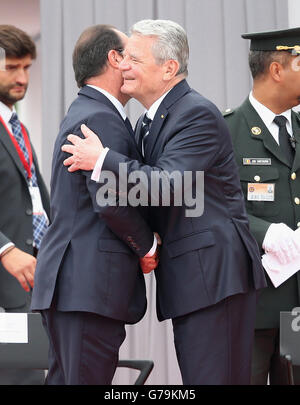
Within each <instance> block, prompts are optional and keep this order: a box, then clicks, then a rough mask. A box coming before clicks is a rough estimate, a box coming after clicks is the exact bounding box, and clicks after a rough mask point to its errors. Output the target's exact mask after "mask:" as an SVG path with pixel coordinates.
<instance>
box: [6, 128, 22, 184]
mask: <svg viewBox="0 0 300 405" xmlns="http://www.w3.org/2000/svg"><path fill="white" fill-rule="evenodd" d="M0 142H2V144H3V146H4V147H5V149H6V150H7V152H8V153H9V154H10V156H11V157H12V159H13V161H14V162H15V165H16V166H17V168H18V169H19V171H20V173H21V175H22V176H23V177H24V180H25V181H26V183H27V179H26V175H25V171H24V167H23V164H22V162H21V160H20V157H19V155H18V153H17V151H16V148H15V147H14V144H13V143H12V141H11V139H10V136H9V134H8V133H7V131H6V129H5V127H4V126H3V125H2V123H1V122H0Z"/></svg>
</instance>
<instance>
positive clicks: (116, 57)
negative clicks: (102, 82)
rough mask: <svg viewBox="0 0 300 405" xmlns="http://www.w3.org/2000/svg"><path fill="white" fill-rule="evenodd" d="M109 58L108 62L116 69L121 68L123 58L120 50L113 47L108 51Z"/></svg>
mask: <svg viewBox="0 0 300 405" xmlns="http://www.w3.org/2000/svg"><path fill="white" fill-rule="evenodd" d="M107 59H108V62H109V63H110V64H111V66H112V67H114V68H115V69H119V64H120V62H121V61H122V60H123V58H122V56H121V55H120V54H119V52H117V51H115V50H114V49H111V50H110V51H109V52H108V54H107Z"/></svg>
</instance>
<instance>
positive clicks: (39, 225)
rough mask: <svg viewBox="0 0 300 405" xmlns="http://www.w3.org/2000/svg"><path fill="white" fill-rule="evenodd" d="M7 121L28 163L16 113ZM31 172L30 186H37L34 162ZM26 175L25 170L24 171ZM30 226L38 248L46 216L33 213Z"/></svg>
mask: <svg viewBox="0 0 300 405" xmlns="http://www.w3.org/2000/svg"><path fill="white" fill-rule="evenodd" d="M9 123H10V124H11V128H12V132H13V135H14V137H15V139H16V141H17V142H18V145H19V146H20V149H21V150H22V152H23V154H24V157H25V159H26V160H27V162H28V163H29V154H28V150H27V148H26V146H25V141H24V137H23V134H22V129H21V123H20V121H19V119H18V116H17V114H16V113H13V115H12V116H11V119H10V120H9ZM31 174H32V176H31V181H32V186H33V187H38V182H37V176H36V171H35V166H34V163H32V166H31ZM26 175H27V172H26ZM32 226H33V239H34V244H35V247H36V248H37V249H39V248H40V243H41V240H42V238H43V236H44V234H45V232H46V229H47V226H48V224H47V218H46V216H45V215H44V214H42V215H33V216H32Z"/></svg>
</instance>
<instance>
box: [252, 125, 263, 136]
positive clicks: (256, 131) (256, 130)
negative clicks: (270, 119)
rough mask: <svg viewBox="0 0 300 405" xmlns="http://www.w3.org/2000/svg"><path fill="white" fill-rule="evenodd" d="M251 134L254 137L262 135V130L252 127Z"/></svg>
mask: <svg viewBox="0 0 300 405" xmlns="http://www.w3.org/2000/svg"><path fill="white" fill-rule="evenodd" d="M251 132H252V134H253V135H260V134H261V129H260V128H259V127H252V128H251Z"/></svg>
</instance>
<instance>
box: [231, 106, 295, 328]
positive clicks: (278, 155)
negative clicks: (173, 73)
mask: <svg viewBox="0 0 300 405" xmlns="http://www.w3.org/2000/svg"><path fill="white" fill-rule="evenodd" d="M224 118H225V120H226V122H227V124H228V127H229V130H230V133H231V136H232V141H233V146H234V152H235V157H236V162H237V164H238V167H239V173H240V180H241V184H242V189H243V193H244V197H245V203H246V209H247V213H248V216H249V223H250V229H251V232H252V233H253V235H254V237H255V238H256V241H257V243H258V246H259V248H260V249H261V253H262V254H263V253H264V252H263V249H262V242H263V239H264V237H265V234H266V232H267V230H268V227H269V226H270V225H271V224H272V223H280V222H283V223H285V224H286V225H287V226H289V227H290V228H291V229H293V230H295V229H297V227H300V118H299V116H298V114H297V113H295V112H293V111H292V127H293V134H294V137H295V138H296V141H297V142H296V150H295V159H294V163H293V165H292V167H290V165H289V163H288V160H287V158H286V157H285V155H284V153H283V151H282V150H281V149H280V147H279V145H278V144H277V143H276V141H275V140H274V138H273V136H272V135H271V134H270V132H269V131H268V129H267V128H266V126H265V125H264V123H263V121H262V119H261V118H260V116H259V115H258V113H257V112H256V110H255V109H254V107H253V106H252V105H251V103H250V101H249V99H248V98H247V99H246V101H245V102H244V103H243V104H242V105H241V106H240V107H239V108H237V109H236V110H234V111H233V110H230V111H227V112H225V113H224ZM251 183H263V184H274V185H275V195H274V201H251V200H249V199H248V184H251ZM299 269H300V267H299ZM267 280H268V286H269V287H268V288H266V289H264V290H262V291H261V293H260V296H259V299H258V306H257V319H256V328H257V329H267V328H268V329H269V328H279V313H280V311H291V310H292V309H293V308H294V307H297V306H299V304H300V298H299V297H300V276H299V274H298V273H297V274H295V275H294V276H292V277H291V278H290V279H288V280H287V281H286V282H284V283H283V284H281V285H280V286H279V287H277V288H275V287H274V286H273V284H272V282H271V281H270V279H269V278H268V276H267Z"/></svg>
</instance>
